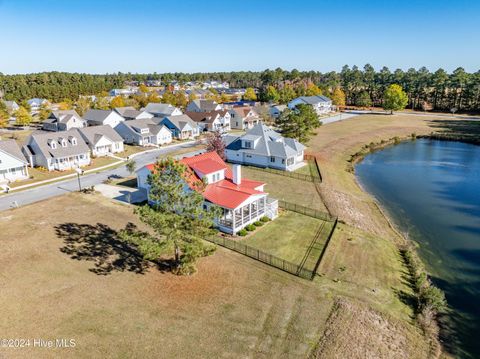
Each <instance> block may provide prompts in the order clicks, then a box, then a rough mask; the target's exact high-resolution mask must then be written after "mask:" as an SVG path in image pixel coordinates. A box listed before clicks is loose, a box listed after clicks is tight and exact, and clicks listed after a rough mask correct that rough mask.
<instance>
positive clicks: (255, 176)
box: [242, 167, 326, 212]
mask: <svg viewBox="0 0 480 359" xmlns="http://www.w3.org/2000/svg"><path fill="white" fill-rule="evenodd" d="M242 172H243V173H242V176H243V177H245V178H249V179H252V180H257V181H262V182H265V183H266V185H265V192H267V193H269V194H270V196H272V197H273V198H276V199H281V200H284V201H287V202H291V203H296V204H300V205H302V206H305V207H309V208H313V209H316V210H319V211H324V212H326V207H325V206H324V204H323V202H322V201H320V200H319V198H318V194H317V193H316V190H315V184H314V183H312V182H307V181H302V180H299V179H295V178H291V177H286V176H281V175H277V174H274V173H269V172H265V171H260V170H257V169H252V168H248V167H242Z"/></svg>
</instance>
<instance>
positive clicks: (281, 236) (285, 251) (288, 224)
mask: <svg viewBox="0 0 480 359" xmlns="http://www.w3.org/2000/svg"><path fill="white" fill-rule="evenodd" d="M322 225H325V222H324V221H322V220H320V219H316V218H312V217H308V216H304V215H302V214H299V213H295V212H290V211H281V212H280V216H279V217H278V218H277V219H275V220H274V221H272V222H268V223H267V224H265V225H264V226H262V227H259V228H257V229H256V230H255V232H253V233H252V234H250V235H249V236H248V237H246V238H245V239H242V240H241V242H242V243H244V244H247V245H249V246H252V247H254V248H257V249H260V250H262V251H264V252H267V253H270V254H273V255H274V256H277V257H279V258H282V259H285V260H287V261H289V262H292V263H295V264H300V263H301V262H302V259H303V258H304V256H305V255H306V253H307V249H308V248H309V246H310V244H311V243H312V241H313V239H314V237H315V234H316V232H317V231H318V230H319V229H320V227H321V226H322ZM327 227H329V228H331V225H330V224H329V225H327ZM322 228H323V227H322ZM322 233H324V234H325V235H324V236H322V237H321V239H320V240H319V241H317V244H316V245H315V246H314V247H313V248H312V250H311V252H310V254H309V255H308V258H307V261H306V262H305V266H304V268H305V269H308V270H313V269H314V267H315V264H316V262H317V260H318V258H319V256H320V253H321V251H322V249H323V246H324V245H325V241H326V239H327V237H326V235H328V228H326V229H325V231H324V232H322Z"/></svg>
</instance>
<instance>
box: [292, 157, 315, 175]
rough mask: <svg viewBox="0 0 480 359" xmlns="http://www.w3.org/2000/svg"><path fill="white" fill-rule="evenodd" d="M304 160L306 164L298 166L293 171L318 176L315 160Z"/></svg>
mask: <svg viewBox="0 0 480 359" xmlns="http://www.w3.org/2000/svg"><path fill="white" fill-rule="evenodd" d="M306 162H307V165H306V166H303V167H300V168H299V169H298V170H296V171H295V172H297V173H303V174H305V175H310V176H315V177H319V175H318V171H317V166H316V165H315V162H313V161H306Z"/></svg>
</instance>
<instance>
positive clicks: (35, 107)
mask: <svg viewBox="0 0 480 359" xmlns="http://www.w3.org/2000/svg"><path fill="white" fill-rule="evenodd" d="M27 103H28V106H30V112H31V113H32V114H36V113H38V112H39V111H40V108H41V107H42V105H48V101H47V100H46V99H44V98H37V97H35V98H31V99H30V100H28V101H27Z"/></svg>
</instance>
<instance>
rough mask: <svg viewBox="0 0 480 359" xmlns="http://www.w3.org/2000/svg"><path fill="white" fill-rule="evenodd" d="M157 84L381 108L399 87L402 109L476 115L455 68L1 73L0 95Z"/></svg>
mask: <svg viewBox="0 0 480 359" xmlns="http://www.w3.org/2000/svg"><path fill="white" fill-rule="evenodd" d="M148 80H161V81H162V82H163V83H165V84H169V83H171V82H174V81H177V82H179V83H185V82H189V81H207V80H215V81H222V82H223V81H227V82H228V83H229V84H230V86H231V87H235V88H237V87H238V88H249V87H251V88H256V89H258V99H260V100H263V101H267V100H268V101H272V100H273V101H276V102H279V103H285V102H288V100H290V99H292V98H294V97H296V96H300V95H311V94H325V95H327V96H331V95H332V94H333V93H334V91H335V90H337V89H339V90H341V91H343V93H344V94H345V102H346V105H356V106H383V101H384V99H383V97H384V93H385V91H386V89H387V88H388V87H389V86H390V85H392V84H397V85H400V86H401V87H402V88H403V90H404V91H405V92H406V94H407V97H408V103H407V107H408V108H412V109H423V110H442V111H450V110H451V109H452V108H455V109H457V110H458V111H479V110H480V71H477V72H474V73H468V72H466V71H465V70H464V69H463V68H461V67H459V68H457V69H455V70H454V71H453V72H451V73H448V72H446V71H445V70H443V69H438V70H436V71H434V72H430V71H429V70H428V69H427V68H425V67H421V68H419V69H418V70H417V69H413V68H411V69H408V70H407V71H404V70H401V69H396V70H394V71H391V70H390V69H389V68H388V67H382V68H381V69H380V70H375V69H374V68H373V66H371V65H369V64H367V65H365V66H364V67H363V68H359V67H357V66H353V67H349V66H348V65H345V66H344V67H343V68H342V70H341V71H340V72H336V71H331V72H327V73H321V72H318V71H298V70H296V69H293V70H291V71H287V70H283V69H281V68H277V69H275V70H270V69H267V70H264V71H260V72H255V71H237V72H209V73H163V74H158V73H152V74H133V73H116V74H105V75H91V74H78V73H64V72H48V73H38V74H26V75H3V74H1V73H0V89H3V91H4V93H5V98H6V99H8V100H16V101H22V100H25V99H28V98H32V97H41V98H47V99H50V100H52V101H55V102H59V101H63V100H65V99H70V100H76V99H77V98H78V96H79V95H93V94H98V93H101V92H102V91H108V90H110V89H112V88H116V87H123V86H124V85H125V83H128V82H129V81H139V82H145V81H148Z"/></svg>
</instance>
